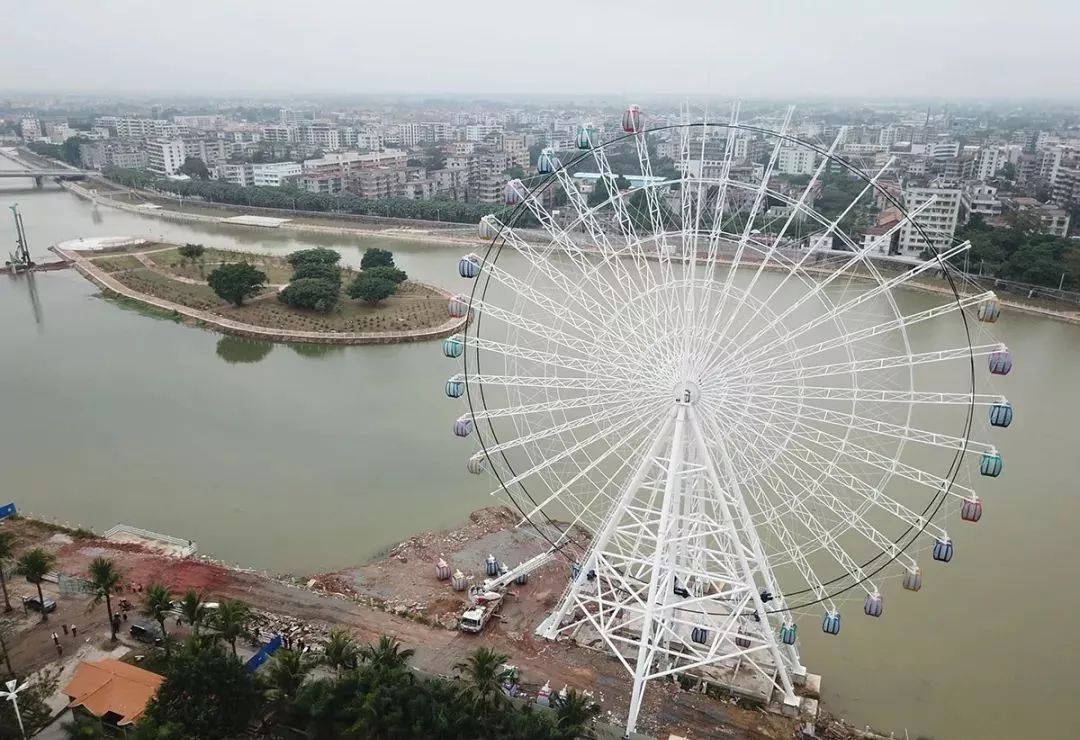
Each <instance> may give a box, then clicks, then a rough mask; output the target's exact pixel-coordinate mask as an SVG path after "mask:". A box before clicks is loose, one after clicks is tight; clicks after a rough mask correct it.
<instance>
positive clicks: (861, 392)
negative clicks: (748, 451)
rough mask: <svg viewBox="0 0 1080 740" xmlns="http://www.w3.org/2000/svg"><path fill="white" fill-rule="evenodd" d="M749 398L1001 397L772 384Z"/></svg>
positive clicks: (961, 400)
mask: <svg viewBox="0 0 1080 740" xmlns="http://www.w3.org/2000/svg"><path fill="white" fill-rule="evenodd" d="M745 397H746V398H749V399H766V400H771V399H774V398H777V399H792V400H796V401H798V400H803V399H805V400H808V401H815V400H816V401H852V402H860V401H862V402H877V403H927V404H953V405H962V406H967V405H969V404H974V405H976V406H993V405H994V404H995V403H997V402H998V401H1000V400H1001V396H991V395H987V394H983V393H935V392H933V391H901V390H877V389H873V388H844V387H839V386H836V387H831V386H829V387H815V386H790V387H789V386H773V387H772V388H770V389H769V392H768V393H758V392H755V391H753V390H748V391H746V393H745Z"/></svg>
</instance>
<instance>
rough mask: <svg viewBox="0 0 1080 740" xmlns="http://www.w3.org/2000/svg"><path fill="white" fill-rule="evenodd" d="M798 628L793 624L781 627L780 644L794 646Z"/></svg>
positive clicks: (789, 623)
mask: <svg viewBox="0 0 1080 740" xmlns="http://www.w3.org/2000/svg"><path fill="white" fill-rule="evenodd" d="M796 633H797V628H796V627H795V625H794V624H792V623H791V622H787V623H785V624H783V625H781V627H780V642H782V643H784V644H785V645H794V644H795V636H796Z"/></svg>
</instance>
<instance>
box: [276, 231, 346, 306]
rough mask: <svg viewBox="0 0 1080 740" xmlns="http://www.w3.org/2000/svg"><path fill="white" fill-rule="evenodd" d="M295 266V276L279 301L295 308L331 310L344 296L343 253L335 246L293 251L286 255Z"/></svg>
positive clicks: (279, 297)
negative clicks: (334, 247) (341, 263)
mask: <svg viewBox="0 0 1080 740" xmlns="http://www.w3.org/2000/svg"><path fill="white" fill-rule="evenodd" d="M285 259H286V261H287V262H288V263H289V264H290V265H292V266H293V274H292V278H290V280H289V284H288V285H286V286H285V288H284V290H282V291H281V292H280V293H278V300H279V301H281V302H282V303H284V304H286V305H288V306H292V307H293V308H305V309H308V310H309V311H318V312H319V313H329V312H330V311H333V310H334V309H335V308H337V305H338V301H339V300H340V297H341V268H340V267H339V266H338V264H337V263H338V261H339V260H340V259H341V255H340V254H338V253H337V252H335V251H334V250H333V249H325V248H323V247H317V248H315V249H303V250H300V251H299V252H293V253H292V254H290V255H289V256H288V257H286V258H285Z"/></svg>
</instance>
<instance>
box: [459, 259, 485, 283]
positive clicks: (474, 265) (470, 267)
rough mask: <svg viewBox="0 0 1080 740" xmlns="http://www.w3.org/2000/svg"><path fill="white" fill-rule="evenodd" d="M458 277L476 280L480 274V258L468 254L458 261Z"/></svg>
mask: <svg viewBox="0 0 1080 740" xmlns="http://www.w3.org/2000/svg"><path fill="white" fill-rule="evenodd" d="M457 269H458V275H461V277H463V278H470V279H471V278H474V277H476V276H477V275H479V274H480V258H479V257H477V256H476V255H475V254H467V255H465V256H464V257H462V258H461V259H460V260H458V266H457Z"/></svg>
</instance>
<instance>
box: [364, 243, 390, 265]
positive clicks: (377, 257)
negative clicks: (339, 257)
mask: <svg viewBox="0 0 1080 740" xmlns="http://www.w3.org/2000/svg"><path fill="white" fill-rule="evenodd" d="M380 266H382V267H394V253H393V252H390V251H388V250H386V249H378V248H377V247H372V248H371V249H369V250H368V251H366V252H364V256H363V258H361V260H360V269H361V270H367V269H368V268H371V267H380Z"/></svg>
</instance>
